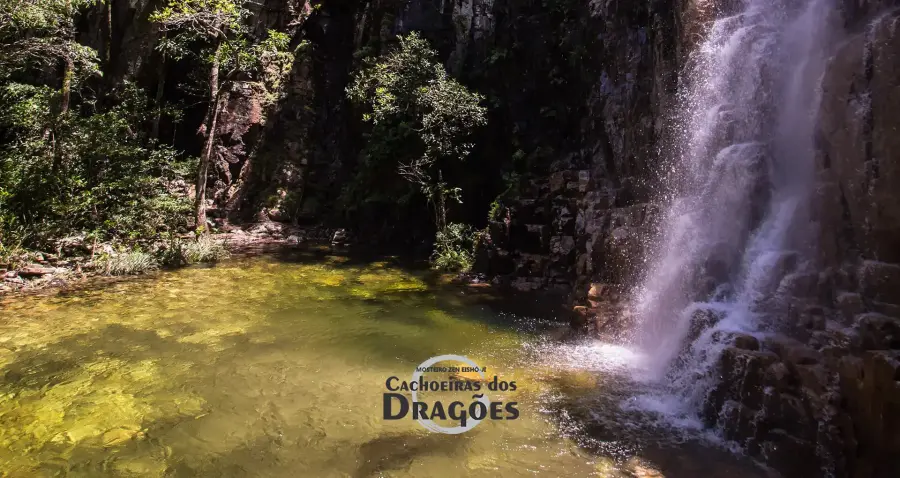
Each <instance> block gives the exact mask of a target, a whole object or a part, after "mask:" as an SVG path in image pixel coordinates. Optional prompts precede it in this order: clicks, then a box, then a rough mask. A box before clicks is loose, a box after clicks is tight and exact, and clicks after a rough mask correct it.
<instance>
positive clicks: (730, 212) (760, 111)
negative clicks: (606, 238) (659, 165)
mask: <svg viewBox="0 0 900 478" xmlns="http://www.w3.org/2000/svg"><path fill="white" fill-rule="evenodd" d="M831 3H832V2H831V0H744V1H743V2H740V3H739V5H738V6H737V8H736V9H735V11H736V12H737V13H734V14H733V15H730V16H725V17H722V18H719V19H717V20H715V21H714V22H713V23H712V25H711V26H710V28H709V31H708V32H707V35H706V38H705V40H704V41H703V42H702V43H701V44H699V45H697V46H696V47H695V49H694V53H693V55H692V56H691V57H690V61H689V64H688V65H687V69H686V71H685V75H686V76H685V77H684V80H685V86H684V88H683V90H682V96H681V98H680V104H679V108H680V109H679V115H678V118H677V120H676V121H675V122H674V125H673V127H674V128H675V129H677V131H676V133H677V134H676V136H677V139H676V140H675V141H674V143H675V144H673V145H672V151H673V153H672V154H671V158H670V161H671V163H670V164H669V165H668V169H669V170H670V171H671V172H672V174H671V176H670V178H669V180H668V184H667V187H668V188H669V190H667V191H666V192H665V195H666V196H667V197H670V198H673V199H672V200H671V201H670V203H669V204H668V205H667V209H666V210H665V211H666V212H665V215H664V217H663V221H662V224H661V226H662V227H661V237H660V238H659V245H658V246H657V247H656V250H657V251H658V252H657V255H656V257H654V258H653V260H652V261H651V264H652V267H651V268H650V269H649V270H648V272H647V276H646V278H645V280H644V282H643V285H642V287H641V288H640V290H639V294H638V297H637V299H636V301H635V309H636V313H637V317H638V318H639V322H638V325H637V328H636V334H635V335H636V337H635V338H636V341H637V343H638V345H639V346H640V347H641V348H643V349H644V350H645V351H646V355H647V356H648V357H649V359H650V364H649V367H650V370H651V372H652V376H653V377H654V378H655V379H656V380H659V379H661V378H663V377H666V378H667V380H666V383H667V384H669V385H670V386H671V387H674V393H673V390H671V389H670V390H669V391H668V393H669V395H667V396H665V397H659V398H660V401H658V402H657V405H656V406H657V407H659V405H658V404H659V403H666V404H671V408H677V410H670V411H671V412H673V413H676V414H678V413H684V412H688V413H691V412H694V413H695V412H696V411H698V410H699V409H700V406H701V405H702V402H703V400H704V399H705V396H706V393H707V392H708V390H709V389H710V388H711V387H712V386H714V385H715V381H716V377H715V376H714V374H713V373H712V371H713V368H714V367H715V364H716V362H717V360H718V357H719V354H720V352H721V350H722V349H723V348H724V347H725V346H726V345H727V344H726V343H722V342H726V340H723V339H722V337H725V336H727V333H728V332H742V333H749V334H757V335H758V334H761V333H763V332H765V331H768V330H775V329H777V326H774V325H773V324H769V323H767V320H766V318H767V317H769V316H770V315H771V311H772V307H775V306H776V305H774V304H773V301H775V300H776V299H774V298H773V297H774V292H775V290H776V289H777V287H778V284H779V282H780V281H781V280H782V278H783V276H784V275H785V274H786V273H789V272H792V271H796V270H797V269H799V268H803V267H804V266H805V265H806V264H808V259H809V258H810V257H811V254H810V250H811V248H812V244H811V240H812V239H813V237H814V234H813V231H812V229H813V227H812V225H811V224H810V216H809V205H808V203H809V199H810V197H811V192H812V189H813V182H814V175H815V171H814V147H813V135H814V126H815V120H816V116H817V110H818V103H817V102H818V98H819V96H820V92H819V88H818V85H819V82H820V80H821V77H822V74H823V71H824V66H825V62H826V59H827V57H826V55H827V52H828V51H829V45H832V44H833V39H832V38H831V31H830V28H829V24H830V19H831V17H832V12H833V7H832V5H831ZM697 311H708V312H711V313H712V315H714V316H716V317H720V318H721V320H719V321H718V322H717V323H715V324H709V326H707V327H706V328H698V326H697V324H696V320H697ZM692 322H694V323H693V325H692ZM711 322H713V321H711ZM717 332H718V333H717ZM666 406H667V407H669V405H666Z"/></svg>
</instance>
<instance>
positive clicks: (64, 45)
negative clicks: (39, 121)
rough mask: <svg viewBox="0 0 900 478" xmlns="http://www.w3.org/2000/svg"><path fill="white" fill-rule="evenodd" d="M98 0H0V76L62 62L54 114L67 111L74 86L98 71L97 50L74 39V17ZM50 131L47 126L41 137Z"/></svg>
mask: <svg viewBox="0 0 900 478" xmlns="http://www.w3.org/2000/svg"><path fill="white" fill-rule="evenodd" d="M97 2H98V0H0V78H7V77H9V76H10V75H12V74H14V73H16V72H21V71H23V70H27V69H29V68H48V67H54V66H57V65H58V64H62V66H63V74H62V86H61V88H60V92H59V101H58V104H57V106H56V110H57V115H56V116H57V117H61V116H63V115H65V114H66V113H68V111H69V104H70V102H71V95H72V88H73V87H74V85H75V84H77V83H79V82H80V81H81V80H83V79H85V78H87V77H88V76H90V75H92V74H96V73H99V71H100V70H99V66H98V63H99V60H98V58H97V52H96V51H94V50H93V49H92V48H89V47H86V46H84V45H81V44H79V43H78V42H76V41H75V33H76V32H75V16H76V15H77V14H78V13H79V12H81V11H82V10H84V9H85V8H87V7H89V6H92V5H94V4H96V3H97ZM51 133H52V128H51V126H50V125H47V127H46V128H45V130H44V136H45V137H46V138H49V136H50V134H51ZM50 139H52V138H50Z"/></svg>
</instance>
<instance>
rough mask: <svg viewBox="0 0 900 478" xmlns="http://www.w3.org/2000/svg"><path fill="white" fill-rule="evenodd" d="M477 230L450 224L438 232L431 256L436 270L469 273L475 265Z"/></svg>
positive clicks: (464, 225) (463, 225) (467, 226)
mask: <svg viewBox="0 0 900 478" xmlns="http://www.w3.org/2000/svg"><path fill="white" fill-rule="evenodd" d="M474 250H475V230H474V229H473V228H472V226H469V225H466V224H455V223H454V224H448V225H447V227H446V228H444V230H443V231H438V233H437V236H436V237H435V242H434V252H433V253H432V255H431V265H432V267H434V268H435V269H438V270H443V271H453V272H468V271H469V270H471V269H472V266H473V265H474V263H475V253H474Z"/></svg>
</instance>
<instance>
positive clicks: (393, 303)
mask: <svg viewBox="0 0 900 478" xmlns="http://www.w3.org/2000/svg"><path fill="white" fill-rule="evenodd" d="M467 296H468V295H467V294H464V293H462V292H461V291H460V290H458V289H441V288H434V287H430V286H429V285H428V284H426V282H424V281H423V280H422V279H421V278H420V277H419V276H417V275H415V274H412V273H408V272H404V271H403V270H401V269H397V268H394V267H391V266H389V265H387V264H385V263H363V264H356V263H351V262H348V261H346V260H345V259H341V258H329V259H327V260H324V261H317V262H315V263H309V262H291V261H282V260H276V259H274V258H244V259H237V260H234V261H230V262H227V263H225V264H222V265H220V266H218V267H214V268H191V269H184V270H179V271H176V272H170V273H164V274H161V275H160V276H159V277H158V278H154V279H149V280H139V281H133V282H126V283H119V284H115V285H111V286H109V287H106V288H103V289H102V290H94V291H85V292H78V293H73V294H70V295H67V296H56V297H27V298H16V299H14V300H7V301H6V302H5V303H4V304H3V306H2V307H3V309H0V377H2V383H0V476H23V477H24V476H29V477H30V476H123V477H124V476H142V477H143V476H148V477H153V476H160V477H161V476H178V477H180V476H216V477H219V476H259V477H279V476H284V477H298V476H311V477H328V476H351V477H367V476H422V477H440V476H447V477H456V476H473V477H477V476H490V477H498V476H530V475H540V476H553V477H556V476H648V477H649V476H669V477H671V476H697V475H698V474H699V473H703V474H704V475H707V476H760V475H758V474H757V472H756V471H755V470H753V469H752V468H750V467H748V466H747V465H746V464H743V463H741V462H738V461H736V460H734V459H732V458H730V456H729V455H727V454H725V453H724V452H719V451H715V450H712V449H707V448H700V449H699V450H698V449H695V447H691V446H688V445H673V446H661V445H659V444H657V443H654V442H653V440H650V441H649V442H648V441H647V440H646V435H647V433H648V432H647V430H640V429H639V428H640V426H638V425H634V426H632V427H628V426H619V425H622V424H627V423H629V420H631V418H629V417H627V416H626V417H624V418H622V417H619V418H615V420H617V422H616V423H619V425H615V426H609V425H603V424H604V423H607V424H609V423H610V422H609V421H608V419H607V418H608V416H607V415H606V414H605V413H604V412H603V410H612V409H615V408H616V407H617V404H616V403H615V402H616V400H619V398H621V393H622V392H621V391H620V392H619V394H618V395H617V394H615V393H608V394H606V393H604V387H605V386H609V387H613V386H615V380H613V379H611V378H610V373H609V372H603V371H602V370H601V371H599V372H598V371H592V368H591V367H586V368H581V367H579V365H578V364H579V363H580V362H581V361H582V359H581V358H579V357H578V355H573V354H572V353H569V352H568V351H576V350H580V352H579V353H584V350H583V347H582V348H581V349H579V348H578V346H571V345H570V346H561V345H553V344H551V343H549V342H548V341H547V340H545V339H542V338H541V334H540V333H539V332H538V330H539V329H540V327H537V326H536V322H534V321H532V320H528V319H523V318H515V317H510V316H504V315H502V314H497V313H495V312H491V311H490V310H489V309H487V308H485V307H483V306H480V305H477V304H475V303H473V302H472V301H471V300H468V299H467ZM439 354H463V355H466V356H468V357H470V358H472V359H473V360H475V361H476V362H478V363H480V364H483V365H486V366H488V367H490V368H491V369H492V374H493V373H496V374H498V375H500V376H501V377H503V378H507V379H510V380H516V381H517V383H518V384H520V385H519V389H518V390H517V391H516V392H514V393H513V392H509V393H507V394H505V395H506V397H505V398H506V399H507V400H516V401H518V402H519V403H520V410H521V412H522V413H521V416H520V418H519V419H518V420H515V421H500V422H490V421H485V422H484V423H482V424H480V425H479V426H478V427H477V428H475V429H474V430H472V431H470V432H468V433H466V434H463V435H457V436H452V435H440V434H433V433H429V432H427V431H425V430H424V429H422V428H421V427H420V426H419V425H418V424H416V423H415V422H414V421H412V420H398V421H383V420H381V400H382V398H381V394H382V392H384V382H385V380H386V378H387V377H389V376H391V375H399V376H401V377H403V378H407V377H408V376H409V375H410V374H411V373H412V371H413V369H414V368H415V366H416V365H417V364H419V363H421V362H422V361H423V360H425V359H426V358H428V357H431V356H434V355H439ZM563 356H565V357H563ZM573 359H574V360H573ZM585 360H589V359H585ZM619 388H620V389H621V387H619ZM610 397H613V398H614V399H611V398H610ZM609 416H618V415H617V414H612V415H609ZM635 423H637V422H635ZM631 428H634V429H631ZM588 432H589V433H588ZM654 433H655V432H654ZM652 434H653V433H650V435H652ZM651 438H652V437H651ZM648 443H649V444H648ZM698 457H702V459H699V458H698ZM719 457H721V458H719ZM712 463H715V465H714V466H713V465H712Z"/></svg>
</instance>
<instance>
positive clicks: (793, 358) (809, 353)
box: [766, 337, 823, 365]
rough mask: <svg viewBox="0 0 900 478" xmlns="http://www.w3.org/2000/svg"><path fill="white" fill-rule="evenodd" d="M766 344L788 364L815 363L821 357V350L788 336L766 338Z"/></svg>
mask: <svg viewBox="0 0 900 478" xmlns="http://www.w3.org/2000/svg"><path fill="white" fill-rule="evenodd" d="M766 346H767V347H768V348H770V349H771V350H772V351H773V352H775V354H776V355H777V356H778V357H779V358H780V359H781V360H782V361H783V362H785V363H787V364H789V365H791V364H797V365H812V364H817V363H821V362H822V358H823V357H822V354H821V352H819V351H817V350H814V349H812V348H811V347H809V346H807V345H806V344H804V343H801V342H799V341H797V340H794V339H791V338H789V337H772V338H770V339H768V340H766Z"/></svg>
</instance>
